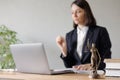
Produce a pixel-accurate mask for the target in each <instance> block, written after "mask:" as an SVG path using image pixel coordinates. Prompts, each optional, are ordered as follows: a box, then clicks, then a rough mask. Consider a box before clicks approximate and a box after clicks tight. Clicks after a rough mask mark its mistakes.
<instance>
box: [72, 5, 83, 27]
mask: <svg viewBox="0 0 120 80" xmlns="http://www.w3.org/2000/svg"><path fill="white" fill-rule="evenodd" d="M71 9H72V19H73V21H74V23H75V24H78V25H85V11H84V9H82V8H80V7H78V6H77V5H76V4H73V5H72V8H71Z"/></svg>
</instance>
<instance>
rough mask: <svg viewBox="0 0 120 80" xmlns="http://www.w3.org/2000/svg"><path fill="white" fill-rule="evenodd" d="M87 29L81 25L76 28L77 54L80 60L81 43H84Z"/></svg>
mask: <svg viewBox="0 0 120 80" xmlns="http://www.w3.org/2000/svg"><path fill="white" fill-rule="evenodd" d="M88 28H89V27H87V26H82V25H79V26H78V27H77V53H78V55H79V57H80V59H81V57H82V48H83V43H84V41H85V38H86V34H87V31H88Z"/></svg>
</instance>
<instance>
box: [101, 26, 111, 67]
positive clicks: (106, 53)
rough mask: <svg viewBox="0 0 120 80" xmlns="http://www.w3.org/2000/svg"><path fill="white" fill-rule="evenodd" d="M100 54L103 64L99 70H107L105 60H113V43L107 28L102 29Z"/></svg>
mask: <svg viewBox="0 0 120 80" xmlns="http://www.w3.org/2000/svg"><path fill="white" fill-rule="evenodd" d="M99 39H100V40H99V45H100V47H99V53H100V56H101V63H100V66H99V69H103V68H105V63H104V59H105V58H111V41H110V37H109V34H108V31H107V30H106V28H102V29H101V31H100V37H99Z"/></svg>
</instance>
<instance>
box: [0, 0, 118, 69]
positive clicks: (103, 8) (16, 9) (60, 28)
mask: <svg viewBox="0 0 120 80" xmlns="http://www.w3.org/2000/svg"><path fill="white" fill-rule="evenodd" d="M72 1H74V0H0V25H2V24H4V25H6V26H8V27H9V28H10V29H12V30H15V31H16V32H17V33H18V35H17V36H18V38H19V39H20V40H21V41H22V42H23V43H37V42H42V43H44V45H45V49H46V53H47V57H48V60H49V63H50V67H51V68H61V67H64V65H63V62H62V60H61V59H60V57H59V56H60V50H59V48H58V47H57V45H56V41H55V39H56V37H57V36H58V35H62V36H65V34H66V32H68V31H70V30H71V29H73V27H72V25H73V24H72V23H73V21H72V18H71V3H72ZM88 2H89V4H90V6H91V9H92V11H93V13H94V16H95V18H96V20H97V24H98V25H101V26H104V27H106V28H107V30H108V32H109V34H110V38H111V41H112V58H120V51H119V50H120V42H119V41H120V0H88Z"/></svg>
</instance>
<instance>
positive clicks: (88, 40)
mask: <svg viewBox="0 0 120 80" xmlns="http://www.w3.org/2000/svg"><path fill="white" fill-rule="evenodd" d="M93 30H94V28H92V27H89V29H88V32H87V35H86V39H85V42H84V44H83V49H82V59H81V60H82V62H84V61H85V60H86V59H87V58H88V56H90V50H89V48H90V47H91V44H92V38H93V33H94V32H93ZM88 44H89V45H88Z"/></svg>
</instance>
